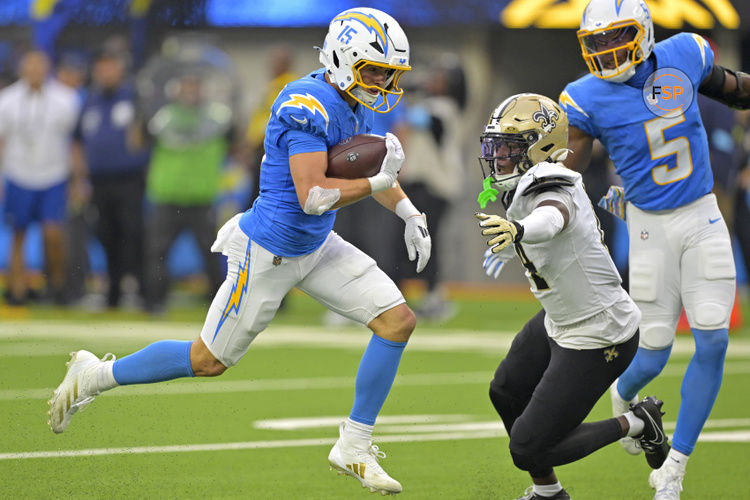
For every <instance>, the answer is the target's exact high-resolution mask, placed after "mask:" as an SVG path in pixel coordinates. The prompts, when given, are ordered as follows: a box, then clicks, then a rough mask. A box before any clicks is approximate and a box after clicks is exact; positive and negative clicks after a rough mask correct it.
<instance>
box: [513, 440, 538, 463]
mask: <svg viewBox="0 0 750 500" xmlns="http://www.w3.org/2000/svg"><path fill="white" fill-rule="evenodd" d="M530 445H531V443H525V444H520V443H518V441H517V440H516V439H514V437H513V436H512V437H511V439H510V444H509V448H510V456H511V458H512V459H513V464H514V465H515V466H516V467H518V468H519V469H521V470H525V471H529V470H532V469H538V468H539V466H538V465H537V464H538V463H539V459H540V458H541V450H534V449H533V447H532V446H530Z"/></svg>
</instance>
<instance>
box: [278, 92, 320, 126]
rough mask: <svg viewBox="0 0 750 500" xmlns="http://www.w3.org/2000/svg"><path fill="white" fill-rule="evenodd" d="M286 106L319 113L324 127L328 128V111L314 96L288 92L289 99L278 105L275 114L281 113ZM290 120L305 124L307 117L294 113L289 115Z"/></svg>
mask: <svg viewBox="0 0 750 500" xmlns="http://www.w3.org/2000/svg"><path fill="white" fill-rule="evenodd" d="M286 107H292V108H297V109H300V110H301V109H305V110H307V111H309V112H310V113H312V114H313V115H314V114H315V113H320V115H321V116H322V117H323V119H325V129H326V131H327V130H328V113H327V112H326V110H325V108H324V107H323V105H322V104H320V101H318V100H317V99H316V98H315V97H313V96H311V95H310V94H305V95H302V94H290V95H289V100H288V101H284V102H283V103H282V104H281V106H279V109H278V111H276V113H277V114H279V113H281V112H282V111H283V110H284V108H286ZM289 116H290V118H292V120H294V121H296V122H297V123H299V124H300V125H305V124H306V123H307V118H297V117H295V116H294V115H292V114H290V115H289Z"/></svg>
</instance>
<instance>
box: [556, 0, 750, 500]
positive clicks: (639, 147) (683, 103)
mask: <svg viewBox="0 0 750 500" xmlns="http://www.w3.org/2000/svg"><path fill="white" fill-rule="evenodd" d="M578 39H579V42H580V45H581V49H582V53H583V58H584V60H585V61H586V64H587V65H588V68H589V70H590V73H591V74H589V75H586V76H584V77H582V78H580V79H578V80H576V81H574V82H572V83H570V84H568V85H567V86H566V87H565V90H564V91H563V92H562V94H561V95H560V105H561V106H562V107H563V108H564V109H565V111H566V112H567V113H568V118H569V120H570V129H569V147H570V149H572V150H573V152H572V153H571V155H570V156H569V157H568V159H567V160H566V162H565V164H566V165H567V166H568V167H570V168H573V169H575V170H579V171H581V170H583V169H584V168H585V167H586V166H587V165H588V161H589V156H590V153H591V147H592V143H593V140H594V139H598V140H600V141H601V143H602V144H603V145H604V147H605V148H606V149H607V151H608V153H609V155H610V157H611V159H612V161H613V162H614V165H615V168H616V170H617V173H618V174H619V175H620V177H621V178H622V181H623V184H624V192H625V200H626V214H627V224H628V232H629V236H630V257H629V259H630V262H629V265H630V293H631V295H632V297H633V299H634V300H635V302H636V303H637V304H638V307H639V308H640V309H641V311H642V313H643V320H642V322H641V327H640V331H641V337H640V346H639V349H638V352H637V354H636V356H635V358H634V360H633V362H632V363H631V365H630V367H629V368H628V369H627V370H626V371H625V372H624V373H623V374H622V375H621V376H620V378H619V381H618V382H617V383H616V384H613V386H612V388H611V395H612V406H613V413H615V414H619V413H622V411H621V410H623V409H626V408H627V407H628V405H629V404H630V403H631V402H632V401H637V392H638V390H639V389H641V388H643V387H644V386H645V385H646V384H647V383H648V382H649V381H651V380H652V379H653V378H654V377H656V376H657V375H658V374H659V373H660V372H661V370H662V369H663V368H664V366H665V364H666V363H667V360H668V358H669V354H670V352H671V349H672V344H673V342H674V338H675V328H676V325H677V321H678V319H679V317H680V312H681V310H682V308H683V307H684V308H685V311H686V314H687V318H688V321H689V323H690V327H691V329H692V333H693V338H694V340H695V354H694V356H693V358H692V359H691V361H690V364H689V365H688V369H687V371H686V373H685V377H684V379H683V382H682V390H681V396H682V401H681V405H680V411H679V415H678V418H677V427H676V429H675V432H674V436H673V439H672V450H671V451H670V453H669V457H668V459H667V460H666V462H665V463H664V465H663V466H662V467H661V468H660V469H657V470H655V471H653V472H652V473H651V476H650V477H649V484H650V485H651V486H652V487H653V488H655V489H656V495H655V497H654V498H655V499H676V498H679V496H680V491H681V490H682V479H683V477H684V474H685V465H686V463H687V460H688V457H689V456H690V454H691V453H692V451H693V448H694V447H695V443H696V441H697V439H698V435H699V434H700V432H701V429H702V428H703V425H704V423H705V422H706V419H707V418H708V415H709V413H710V412H711V408H712V407H713V404H714V401H715V400H716V396H717V394H718V392H719V387H720V385H721V379H722V373H723V365H724V357H725V353H726V348H727V343H728V326H729V317H730V312H731V310H732V305H733V302H734V299H735V267H734V261H733V257H732V247H731V242H730V237H729V233H728V231H727V227H726V224H725V223H724V219H723V218H722V216H721V213H720V212H719V208H718V206H717V203H716V198H715V196H714V195H713V194H712V193H711V188H712V185H713V180H712V179H713V177H712V174H711V165H710V163H709V155H708V142H707V139H706V132H705V129H704V128H703V124H702V122H701V118H700V113H699V110H698V105H697V102H696V98H695V96H696V93H695V92H692V89H695V90H697V91H698V92H700V93H702V94H705V95H707V96H709V97H711V98H713V99H715V100H718V101H720V102H723V103H725V104H727V105H730V106H733V107H736V108H740V109H747V108H748V107H749V106H750V77H748V75H747V74H744V73H742V72H738V71H733V70H730V69H727V68H723V67H721V66H719V65H717V64H714V60H713V52H712V51H711V49H710V47H709V45H708V43H707V42H706V41H705V40H704V39H703V38H702V37H700V36H698V35H694V34H691V33H680V34H678V35H675V36H672V37H670V38H668V39H666V40H664V41H661V42H659V43H657V44H655V43H654V28H653V21H652V19H651V15H650V13H649V10H648V7H647V6H646V4H645V3H644V2H643V1H642V0H592V1H591V2H590V3H589V4H588V6H587V7H586V9H585V10H584V13H583V17H582V19H581V27H580V30H579V31H578ZM665 75H666V78H664V79H662V80H660V82H667V81H671V82H672V83H673V84H674V83H676V82H678V81H679V82H680V85H679V87H680V91H682V94H684V95H681V96H680V97H681V100H672V101H675V103H674V104H671V103H670V105H669V106H667V107H663V106H660V104H661V105H664V104H665V102H666V101H665V100H663V99H662V98H663V97H664V95H659V94H658V92H659V91H661V92H663V91H665V90H667V89H666V88H661V87H660V86H659V84H658V83H657V82H656V80H657V79H659V78H662V77H663V76H665ZM670 79H671V80H670ZM674 86H677V85H674ZM674 90H675V89H672V92H671V94H673V93H674ZM678 104H679V105H678ZM622 444H623V446H624V447H625V448H626V450H628V451H629V452H631V453H634V454H637V453H638V452H640V449H639V448H638V447H637V446H636V444H637V443H635V442H633V441H632V440H630V439H627V438H626V439H624V440H623V443H622Z"/></svg>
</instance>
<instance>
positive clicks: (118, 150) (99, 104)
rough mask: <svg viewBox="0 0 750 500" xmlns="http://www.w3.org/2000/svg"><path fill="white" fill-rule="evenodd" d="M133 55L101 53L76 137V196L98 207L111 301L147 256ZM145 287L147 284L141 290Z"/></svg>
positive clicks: (113, 303)
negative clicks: (131, 75)
mask: <svg viewBox="0 0 750 500" xmlns="http://www.w3.org/2000/svg"><path fill="white" fill-rule="evenodd" d="M128 65H129V57H128V55H127V54H126V53H123V52H120V51H119V50H115V49H104V50H102V51H101V52H100V53H99V54H97V56H96V61H95V62H94V69H93V74H92V76H93V88H92V90H91V92H89V94H88V96H87V98H86V101H85V102H84V104H83V109H82V110H81V114H80V117H79V119H78V124H77V125H76V130H75V135H74V138H75V142H74V143H73V160H74V162H73V172H74V176H73V189H72V190H71V193H73V194H75V196H76V198H77V199H76V200H74V201H77V202H78V203H77V204H80V205H85V204H86V203H87V202H88V201H89V199H90V201H91V208H93V211H94V216H93V217H92V219H93V222H94V229H95V232H96V235H97V237H98V238H99V241H100V242H101V244H102V246H103V247H104V252H105V254H106V256H107V277H108V281H109V291H108V293H107V306H108V307H112V308H114V307H117V306H118V305H119V303H120V296H121V292H120V282H121V281H122V278H123V277H124V276H125V274H127V273H130V274H132V275H133V276H134V277H136V278H138V279H139V281H140V278H141V270H142V265H141V263H142V262H143V245H142V233H143V189H144V182H143V176H144V172H145V169H146V164H147V163H148V150H147V149H145V148H137V147H136V146H135V145H134V141H133V140H132V138H133V137H134V134H135V133H136V131H135V129H137V127H138V121H137V119H136V106H137V102H136V101H137V97H136V94H135V89H134V88H133V85H132V84H131V83H130V82H128V81H127V79H126V78H127V71H128ZM141 291H142V290H141Z"/></svg>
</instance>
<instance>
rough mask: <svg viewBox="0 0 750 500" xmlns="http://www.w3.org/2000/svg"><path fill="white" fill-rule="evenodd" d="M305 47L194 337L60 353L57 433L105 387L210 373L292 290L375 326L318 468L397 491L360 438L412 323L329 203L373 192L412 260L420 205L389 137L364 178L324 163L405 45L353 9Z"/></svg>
mask: <svg viewBox="0 0 750 500" xmlns="http://www.w3.org/2000/svg"><path fill="white" fill-rule="evenodd" d="M318 50H319V53H320V61H321V63H322V64H323V66H324V67H323V68H321V69H319V70H317V71H313V72H312V73H310V74H308V75H307V76H305V77H303V78H301V79H299V80H296V81H294V82H291V83H289V84H288V85H287V86H286V87H285V88H284V89H283V90H282V91H281V93H280V94H279V96H278V97H277V99H276V101H275V102H274V104H273V106H272V108H271V117H270V121H269V124H268V127H267V129H266V135H265V137H266V138H265V151H266V156H265V159H264V161H263V163H262V166H261V177H260V195H259V197H258V198H257V199H256V201H255V203H254V204H253V206H252V208H250V210H248V211H247V212H245V213H244V214H238V215H236V216H235V217H234V218H233V219H232V220H230V221H229V222H228V223H227V224H225V225H224V227H222V229H221V230H219V234H218V236H217V239H216V242H215V243H214V246H213V247H212V250H214V251H220V252H222V253H224V254H225V255H227V256H228V272H227V277H226V280H225V282H224V284H223V285H222V286H221V288H220V290H219V291H218V292H217V294H216V297H215V298H214V300H213V303H212V304H211V307H210V309H209V311H208V314H207V317H206V321H205V323H204V325H203V329H202V331H201V334H200V336H199V337H198V339H196V340H195V341H194V342H179V341H161V342H156V343H154V344H151V345H149V346H147V347H146V348H144V349H142V350H141V351H138V352H136V353H134V354H131V355H129V356H126V357H125V358H122V359H119V360H112V359H107V358H108V357H107V356H105V357H104V358H103V359H102V360H99V359H97V357H96V356H94V355H93V354H92V353H90V352H88V351H77V352H75V353H73V356H72V359H71V362H70V363H69V368H68V372H67V374H66V376H65V378H64V380H63V382H62V383H61V384H60V386H59V387H58V388H57V389H56V390H55V392H54V395H53V398H52V399H51V400H50V405H51V409H50V425H51V427H52V430H53V431H55V432H57V433H59V432H63V431H64V430H65V428H66V427H67V425H68V423H69V422H70V419H71V417H72V416H73V414H74V413H75V412H76V411H77V410H79V409H80V408H82V407H84V406H86V405H88V404H89V403H90V402H91V401H92V400H93V398H94V396H96V395H98V394H99V393H100V392H101V391H104V390H107V389H111V388H113V387H115V386H117V385H127V384H140V383H149V382H158V381H163V380H170V379H174V378H178V377H192V376H215V375H220V374H221V373H223V372H224V371H225V370H226V369H227V368H228V367H230V366H233V365H234V364H236V363H237V362H238V361H239V360H240V358H241V357H242V356H243V355H244V354H245V352H247V349H248V347H249V346H250V343H251V342H252V340H253V339H254V338H255V336H256V335H258V333H260V332H261V331H263V330H264V329H265V328H266V326H267V325H268V323H269V322H270V321H271V319H272V318H273V317H274V315H275V313H276V310H277V309H278V307H279V304H280V303H281V300H282V298H283V297H284V296H285V295H286V294H287V292H288V291H289V290H291V289H292V288H293V287H297V288H299V289H300V290H302V291H304V292H305V293H307V294H309V295H310V296H312V297H314V298H315V299H316V300H318V301H319V302H321V303H322V304H325V305H326V306H327V307H328V308H330V309H332V310H334V311H336V312H337V313H339V314H341V315H344V316H346V317H348V318H350V319H352V320H355V321H357V322H360V323H362V324H365V325H367V326H368V327H369V328H370V329H371V330H372V331H373V332H374V333H373V335H372V337H371V339H370V343H369V344H368V346H367V349H366V350H365V353H364V355H363V357H362V361H361V363H360V365H359V371H358V372H357V378H356V383H355V396H354V405H353V408H352V411H351V414H350V416H349V418H348V419H347V420H346V421H345V422H344V423H342V425H341V426H340V430H339V431H340V437H339V439H338V441H337V442H336V444H335V445H334V447H333V449H332V450H331V452H330V454H329V456H328V460H329V463H330V465H331V467H332V468H335V469H336V470H338V471H339V472H340V473H344V474H348V475H350V476H353V477H355V478H357V479H358V480H359V481H360V482H361V483H362V485H363V486H365V487H368V488H369V489H370V490H371V491H378V492H380V493H383V494H388V493H390V494H395V493H399V492H400V491H401V485H400V484H399V482H398V481H396V480H394V479H393V478H391V477H390V476H389V475H388V474H387V473H386V472H385V471H384V470H383V469H382V468H381V466H380V465H379V464H378V460H377V459H378V457H383V456H384V454H383V453H382V452H381V451H379V450H378V448H377V446H373V445H372V430H373V425H374V423H375V419H376V417H377V415H378V413H379V411H380V408H381V407H382V405H383V403H384V402H385V399H386V396H387V395H388V392H389V391H390V388H391V384H392V383H393V380H394V378H395V376H396V370H397V368H398V364H399V361H400V359H401V354H402V352H403V350H404V347H405V346H406V343H407V341H408V339H409V336H410V335H411V332H412V331H413V330H414V326H415V318H414V313H413V312H412V311H411V309H409V307H408V306H407V305H406V304H405V302H404V297H403V296H402V295H401V292H400V291H399V289H398V288H397V287H396V285H395V284H394V283H393V282H392V281H391V280H390V279H389V278H388V277H387V276H386V274H385V273H384V272H383V271H381V270H380V269H379V268H378V267H377V265H376V263H375V261H374V260H373V259H372V258H370V257H369V256H367V255H365V254H364V253H362V252H361V251H360V250H358V249H357V248H356V247H354V246H353V245H351V244H349V243H347V242H346V241H344V240H343V239H341V237H339V236H338V235H337V234H336V233H334V232H332V231H331V228H332V226H333V222H334V219H335V217H336V209H338V208H340V207H343V206H345V205H348V204H350V203H354V202H356V201H357V200H360V199H362V198H364V197H367V196H370V195H372V196H373V197H374V198H375V199H376V200H377V201H378V202H380V204H382V205H383V206H385V207H386V208H388V209H390V210H392V211H394V212H395V213H396V214H397V215H398V216H400V217H401V218H402V219H403V220H404V222H405V232H404V238H405V241H406V246H407V249H408V251H409V255H410V257H411V259H412V260H415V259H416V260H417V271H421V270H422V269H424V267H425V265H426V264H427V261H428V259H429V257H430V250H431V240H430V235H429V233H428V231H427V225H426V220H425V216H424V214H422V213H420V212H419V211H418V210H417V209H416V208H415V207H414V205H413V204H412V203H411V202H410V201H409V199H408V198H407V197H406V195H405V194H404V192H403V191H402V190H401V188H400V187H399V185H398V182H397V181H396V177H397V176H398V173H399V169H400V168H401V164H402V163H403V160H404V155H403V152H402V149H401V146H400V144H399V142H398V139H396V137H395V136H393V135H390V134H388V135H387V136H386V146H387V154H386V156H385V159H384V160H383V163H382V165H381V168H380V171H379V172H378V173H377V174H376V175H374V176H372V177H369V178H362V179H351V180H348V179H335V178H329V177H326V175H325V172H326V170H327V166H328V153H327V151H328V149H329V148H330V147H331V146H333V145H335V144H337V143H338V142H340V141H341V140H343V139H345V138H347V137H350V136H353V135H356V134H362V133H367V132H369V131H370V129H371V126H372V119H373V111H377V112H388V111H390V110H391V109H393V107H394V106H395V105H396V104H397V103H398V100H399V99H400V97H401V95H402V94H403V90H402V89H401V88H400V87H399V79H400V78H401V76H402V74H403V73H404V72H405V71H408V70H410V69H411V68H410V67H409V42H408V40H407V38H406V34H405V33H404V32H403V30H402V29H401V27H400V26H399V24H398V23H397V22H396V20H395V19H393V18H392V17H391V16H389V15H388V14H386V13H384V12H381V11H378V10H375V9H370V8H355V9H350V10H347V11H344V12H342V13H341V14H339V15H337V16H336V17H335V18H333V20H332V21H331V23H330V26H329V29H328V34H327V36H326V39H325V43H324V45H323V48H319V49H318Z"/></svg>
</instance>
